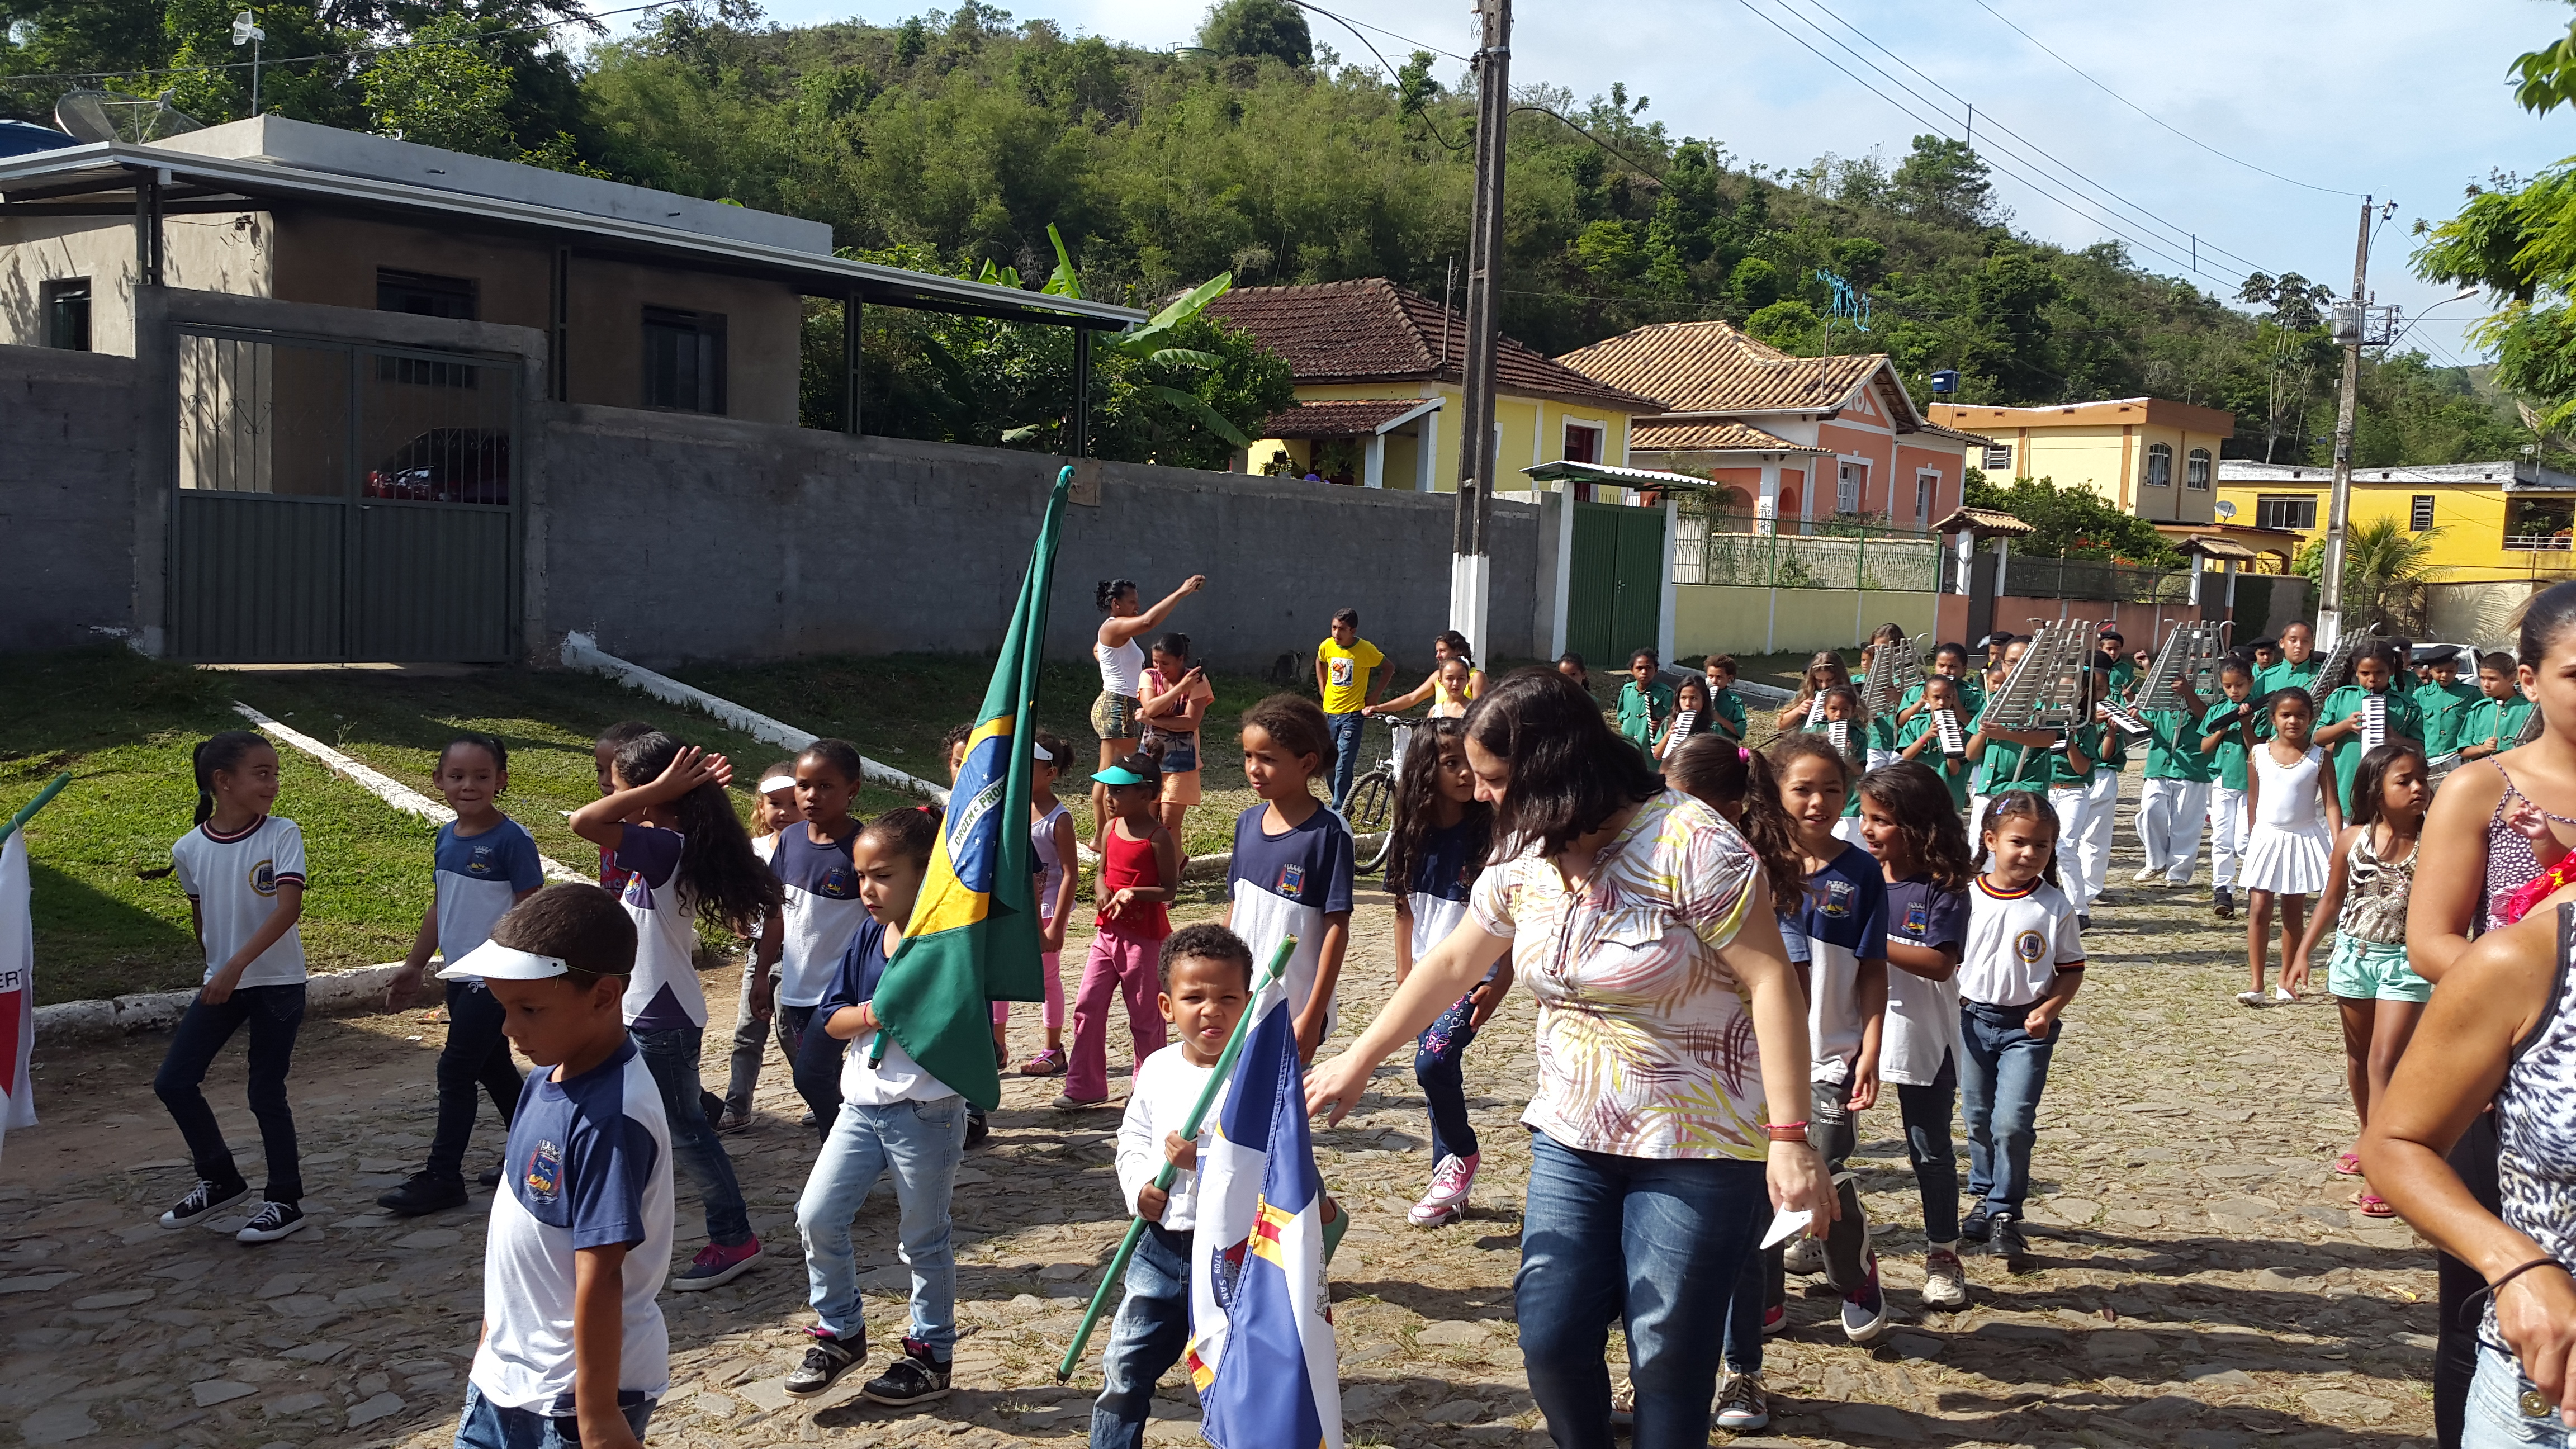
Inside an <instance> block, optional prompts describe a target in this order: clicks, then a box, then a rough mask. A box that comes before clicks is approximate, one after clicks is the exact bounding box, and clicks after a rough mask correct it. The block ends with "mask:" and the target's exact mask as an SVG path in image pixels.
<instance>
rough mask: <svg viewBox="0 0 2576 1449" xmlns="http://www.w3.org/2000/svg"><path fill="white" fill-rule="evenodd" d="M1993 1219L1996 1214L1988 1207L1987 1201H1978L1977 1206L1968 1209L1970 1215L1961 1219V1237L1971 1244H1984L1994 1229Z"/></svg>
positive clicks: (1982, 1199)
mask: <svg viewBox="0 0 2576 1449" xmlns="http://www.w3.org/2000/svg"><path fill="white" fill-rule="evenodd" d="M1993 1218H1994V1214H1993V1213H1992V1212H1991V1211H1990V1210H1988V1208H1987V1207H1986V1201H1985V1199H1984V1198H1979V1199H1977V1204H1976V1206H1974V1207H1972V1208H1970V1209H1968V1215H1967V1216H1966V1217H1964V1218H1961V1219H1959V1236H1960V1237H1962V1238H1965V1239H1967V1240H1968V1241H1969V1242H1971V1243H1982V1242H1984V1241H1985V1240H1986V1235H1987V1233H1988V1232H1989V1231H1991V1230H1992V1228H1993Z"/></svg>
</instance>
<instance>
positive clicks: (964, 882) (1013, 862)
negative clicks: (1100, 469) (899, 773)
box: [874, 467, 1073, 1109]
mask: <svg viewBox="0 0 2576 1449" xmlns="http://www.w3.org/2000/svg"><path fill="white" fill-rule="evenodd" d="M1072 485H1073V469H1072V468H1071V467H1067V468H1066V469H1064V471H1063V472H1061V473H1058V474H1057V475H1056V480H1055V491H1054V492H1053V493H1051V494H1049V495H1048V497H1047V506H1046V518H1045V521H1044V522H1043V523H1041V524H1040V525H1039V527H1038V541H1037V547H1036V548H1034V549H1032V550H1030V552H1029V571H1028V576H1027V577H1026V578H1025V579H1023V580H1022V581H1021V583H1020V601H1019V604H1018V605H1017V606H1016V607H1014V608H1013V609H1012V610H1011V628H1010V632H1009V633H1008V634H1006V635H1004V636H1003V639H1002V657H1001V658H999V659H997V660H995V661H994V663H993V682H992V684H991V685H989V686H988V687H986V689H985V691H984V707H983V709H982V710H981V711H980V712H979V713H978V714H977V715H976V717H975V732H974V734H972V735H971V736H969V737H968V738H967V741H966V762H965V765H964V766H963V767H962V768H961V769H959V770H958V772H957V784H956V786H955V788H954V789H952V790H951V791H950V792H949V796H948V818H947V821H946V823H945V825H943V826H942V828H941V831H940V837H939V845H938V847H937V849H935V850H934V851H932V852H931V857H930V874H929V876H928V878H927V879H925V880H924V881H923V882H922V885H921V896H920V898H919V899H918V900H917V901H915V902H914V904H913V907H912V921H911V923H910V924H909V925H907V926H905V928H904V933H903V942H902V944H901V945H899V946H897V947H896V948H895V952H894V955H893V956H892V957H890V958H888V960H887V961H886V968H885V975H884V977H883V978H881V979H880V980H879V981H878V983H877V990H876V999H875V1006H876V1014H877V1020H879V1021H880V1022H883V1023H884V1025H885V1033H886V1035H889V1036H892V1037H893V1038H894V1039H895V1041H896V1042H897V1043H899V1044H901V1046H902V1047H903V1049H904V1050H905V1051H907V1052H910V1053H911V1054H912V1059H913V1060H914V1061H916V1062H918V1063H920V1064H921V1068H922V1070H924V1071H926V1072H928V1073H930V1074H931V1075H932V1076H934V1077H937V1078H938V1079H939V1080H941V1081H942V1082H945V1083H947V1084H948V1085H949V1086H950V1087H953V1088H955V1089H956V1090H957V1092H958V1093H959V1094H960V1095H962V1096H963V1097H965V1099H966V1100H967V1101H969V1102H972V1103H974V1104H975V1105H977V1106H979V1107H983V1108H986V1109H990V1108H992V1107H995V1106H998V1105H1000V1103H1001V1100H1002V1079H1001V1076H1000V1074H999V1073H998V1072H996V1071H995V1070H994V1067H993V1012H992V1003H994V1002H996V1001H1038V1000H1041V999H1043V998H1044V995H1045V992H1044V990H1043V989H1042V982H1041V981H1040V978H1039V958H1038V912H1037V901H1036V889H1035V885H1034V883H1033V881H1032V880H1031V878H1030V874H1029V856H1030V845H1029V767H1030V756H1029V742H1030V736H1031V733H1032V732H1033V731H1034V730H1035V729H1036V720H1035V711H1036V708H1037V701H1038V662H1039V660H1040V658H1041V657H1042V656H1043V654H1044V652H1045V645H1046V623H1047V586H1048V584H1049V582H1050V581H1051V580H1052V579H1053V578H1054V575H1055V549H1056V532H1057V525H1058V523H1059V522H1060V521H1061V520H1062V518H1063V516H1064V500H1065V494H1066V493H1067V491H1069V490H1070V489H1071V487H1072ZM874 1050H875V1052H876V1054H877V1055H879V1056H882V1055H883V1053H884V1043H883V1042H882V1041H879V1042H878V1043H877V1045H876V1047H875V1049H874Z"/></svg>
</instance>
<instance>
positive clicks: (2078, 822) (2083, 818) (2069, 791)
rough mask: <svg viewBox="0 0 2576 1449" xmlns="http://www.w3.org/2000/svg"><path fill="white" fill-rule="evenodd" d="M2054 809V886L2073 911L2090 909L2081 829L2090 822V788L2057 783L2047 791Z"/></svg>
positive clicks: (2088, 910)
mask: <svg viewBox="0 0 2576 1449" xmlns="http://www.w3.org/2000/svg"><path fill="white" fill-rule="evenodd" d="M2048 805H2049V808H2050V809H2052V810H2055V811H2056V812H2057V886H2058V889H2059V890H2062V891H2064V892H2065V893H2066V903H2067V904H2068V905H2071V906H2073V907H2075V914H2077V915H2079V916H2084V915H2090V914H2092V912H2093V896H2092V893H2091V892H2089V891H2087V890H2085V889H2084V831H2085V827H2086V826H2088V825H2089V824H2091V823H2092V817H2093V792H2092V789H2091V787H2090V786H2087V785H2058V786H2054V787H2052V788H2051V789H2050V790H2049V792H2048Z"/></svg>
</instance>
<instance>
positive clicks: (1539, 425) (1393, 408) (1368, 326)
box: [1208, 277, 1664, 493]
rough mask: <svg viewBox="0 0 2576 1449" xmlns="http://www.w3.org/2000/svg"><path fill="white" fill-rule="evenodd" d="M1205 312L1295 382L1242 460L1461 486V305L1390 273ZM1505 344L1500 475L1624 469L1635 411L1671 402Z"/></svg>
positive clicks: (1497, 408) (1499, 362) (1275, 290)
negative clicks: (1251, 339)
mask: <svg viewBox="0 0 2576 1449" xmlns="http://www.w3.org/2000/svg"><path fill="white" fill-rule="evenodd" d="M1208 311H1209V312H1210V313H1211V314H1212V315H1215V316H1218V317H1221V318H1223V319H1224V320H1225V321H1226V322H1227V323H1229V324H1231V325H1233V326H1236V327H1240V328H1242V329H1244V330H1245V331H1247V332H1250V333H1251V334H1252V335H1253V336H1255V337H1257V338H1259V339H1260V340H1261V343H1262V345H1263V346H1265V347H1267V348H1269V349H1270V350H1271V351H1273V352H1275V353H1277V354H1279V355H1280V356H1281V357H1283V358H1286V359H1287V361H1288V365H1289V367H1290V368H1291V369H1292V370H1293V371H1294V373H1295V375H1296V379H1297V406H1295V407H1293V408H1291V409H1289V410H1288V411H1286V412H1284V413H1281V414H1279V415H1278V416H1277V417H1274V418H1272V419H1270V421H1269V423H1268V424H1267V425H1266V426H1265V428H1264V429H1263V435H1262V436H1261V437H1260V438H1258V439H1256V440H1255V441H1254V442H1253V445H1252V448H1251V450H1250V451H1249V453H1248V454H1247V455H1246V456H1245V460H1244V461H1245V469H1246V471H1247V472H1253V473H1290V474H1297V475H1303V474H1306V473H1308V472H1313V473H1316V474H1319V475H1321V476H1322V477H1324V478H1326V479H1328V480H1330V481H1332V482H1335V483H1348V484H1355V485H1357V486H1360V487H1364V488H1407V489H1413V490H1416V491H1418V492H1423V493H1453V492H1456V491H1457V488H1458V419H1459V416H1460V409H1461V408H1462V407H1463V406H1464V394H1463V392H1462V390H1461V376H1462V373H1463V370H1464V365H1465V362H1466V351H1467V343H1466V333H1467V327H1466V322H1465V321H1464V319H1462V318H1461V317H1460V316H1459V315H1458V314H1457V313H1455V312H1452V311H1450V310H1449V309H1447V308H1445V307H1443V306H1441V305H1440V304H1439V303H1437V302H1434V301H1432V300H1431V299H1430V298H1428V297H1425V296H1422V295H1421V294H1419V293H1416V292H1409V291H1406V290H1405V289H1404V288H1402V287H1399V286H1397V285H1395V284H1394V283H1393V282H1390V281H1387V280H1386V279H1385V278H1383V277H1371V278H1364V279H1362V280H1359V281H1352V282H1322V283H1317V284H1314V285H1311V286H1301V287H1246V288H1242V289H1240V290H1237V291H1232V292H1228V293H1226V294H1225V295H1224V296H1222V297H1219V298H1218V299H1217V300H1216V301H1215V303H1213V304H1212V305H1211V306H1210V307H1209V308H1208ZM1500 344H1501V345H1500V348H1499V350H1498V354H1497V357H1496V359H1495V368H1494V372H1495V387H1494V422H1495V433H1496V435H1497V438H1496V461H1497V465H1498V468H1499V471H1500V473H1501V475H1502V476H1503V477H1504V478H1511V477H1512V476H1513V475H1514V474H1517V473H1518V472H1519V471H1520V470H1521V469H1523V468H1528V467H1535V466H1537V465H1539V464H1541V463H1554V462H1560V461H1565V462H1576V463H1609V464H1622V465H1624V464H1625V463H1626V462H1627V461H1628V422H1629V419H1630V418H1632V417H1635V416H1639V415H1644V414H1653V413H1660V412H1662V411H1664V405H1663V404H1662V403H1660V402H1658V401H1656V400H1655V399H1653V398H1650V397H1643V396H1640V395H1638V394H1636V393H1631V392H1626V391H1623V390H1622V389H1619V388H1615V387H1611V386H1609V385H1608V384H1606V383H1603V382H1600V381H1597V380H1595V379H1593V378H1591V377H1587V376H1585V375H1584V374H1582V373H1580V372H1577V371H1575V370H1574V369H1573V368H1570V367H1567V366H1565V365H1564V364H1562V363H1559V362H1553V361H1550V360H1549V359H1548V358H1546V357H1544V356H1542V355H1540V354H1539V353H1537V352H1534V351H1532V350H1530V349H1529V348H1527V347H1524V346H1522V345H1521V344H1520V343H1518V342H1515V341H1513V340H1512V339H1511V338H1509V337H1504V338H1501V339H1500Z"/></svg>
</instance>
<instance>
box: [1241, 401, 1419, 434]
mask: <svg viewBox="0 0 2576 1449" xmlns="http://www.w3.org/2000/svg"><path fill="white" fill-rule="evenodd" d="M1423 402H1424V399H1421V398H1410V397H1399V398H1386V399H1383V400H1380V399H1377V398H1354V399H1349V400H1328V401H1324V402H1310V403H1300V404H1298V405H1297V406H1295V407H1293V408H1290V409H1288V410H1287V411H1286V412H1283V413H1274V414H1272V415H1271V418H1270V421H1268V422H1266V423H1263V424H1262V425H1261V436H1263V437H1265V438H1365V437H1368V436H1370V435H1372V434H1374V433H1375V432H1376V431H1377V430H1378V429H1379V428H1382V427H1384V426H1386V425H1387V424H1388V423H1391V422H1393V421H1395V420H1396V419H1397V418H1400V417H1403V416H1404V415H1405V414H1406V413H1409V412H1411V411H1413V410H1414V409H1415V408H1418V407H1420V406H1422V404H1423Z"/></svg>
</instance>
